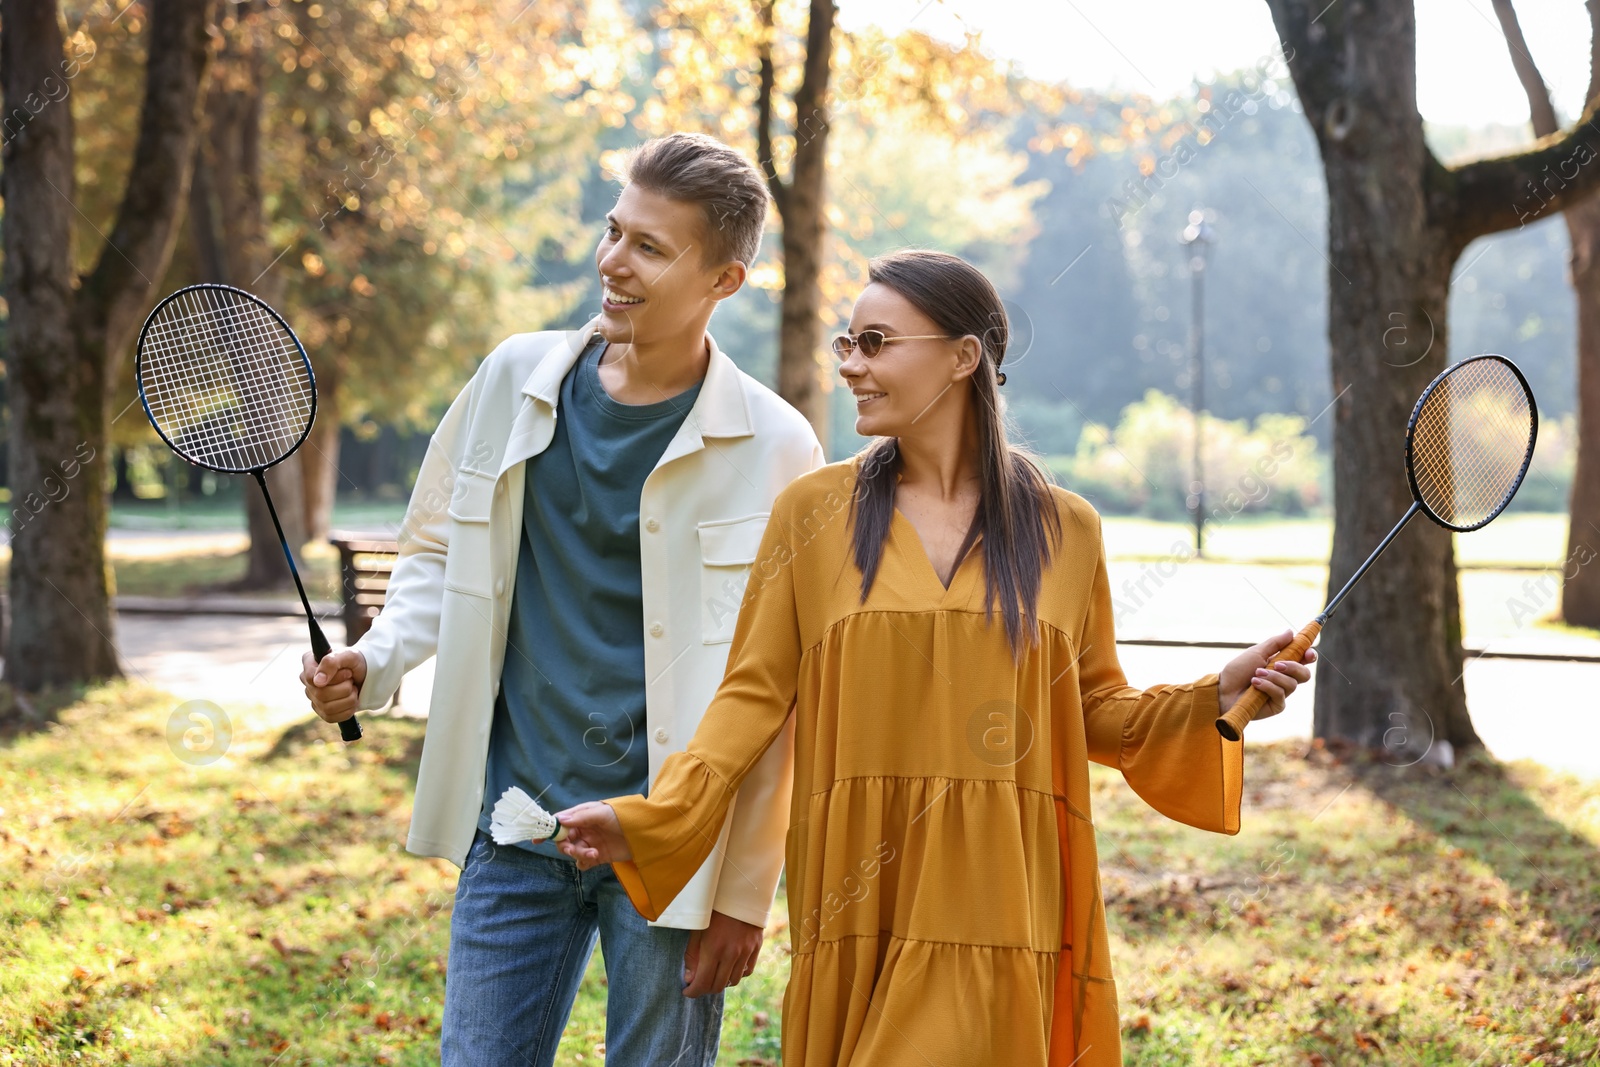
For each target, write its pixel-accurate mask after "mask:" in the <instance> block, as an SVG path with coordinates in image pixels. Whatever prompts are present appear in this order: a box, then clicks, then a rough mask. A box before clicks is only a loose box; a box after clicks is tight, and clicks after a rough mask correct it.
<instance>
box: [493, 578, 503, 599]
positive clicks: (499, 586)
mask: <svg viewBox="0 0 1600 1067" xmlns="http://www.w3.org/2000/svg"><path fill="white" fill-rule="evenodd" d="M505 591H506V580H505V579H504V578H496V579H495V580H494V595H495V596H499V595H501V594H502V593H504V592H505Z"/></svg>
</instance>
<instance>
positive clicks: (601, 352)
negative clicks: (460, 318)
mask: <svg viewBox="0 0 1600 1067" xmlns="http://www.w3.org/2000/svg"><path fill="white" fill-rule="evenodd" d="M766 211H767V189H766V183H765V181H764V179H763V177H762V175H761V173H760V172H759V171H758V170H756V169H755V168H754V167H753V166H752V165H751V164H750V163H749V162H748V161H747V160H745V159H744V158H743V157H742V156H740V155H739V154H738V153H736V152H734V151H733V150H732V149H730V148H728V147H727V146H726V145H723V144H721V143H720V142H718V141H716V140H714V139H713V138H710V137H705V136H701V135H695V134H673V135H672V136H669V137H664V138H658V139H656V140H653V141H650V142H647V143H646V144H644V145H643V146H641V147H640V148H639V149H637V150H636V151H635V153H634V155H633V156H632V158H631V160H630V161H629V165H628V168H627V175H626V181H625V188H624V189H623V191H622V194H621V196H620V197H619V198H618V200H617V203H616V206H615V207H614V208H613V210H612V211H611V213H610V214H609V215H608V216H607V225H606V230H605V233H604V234H603V235H602V237H601V240H600V245H599V248H598V249H597V251H596V253H595V262H596V266H597V267H598V269H599V273H600V281H601V284H602V285H603V287H604V295H603V303H602V310H601V313H600V314H599V315H598V316H597V317H596V318H594V319H592V320H590V321H589V322H588V323H587V324H586V325H585V326H584V327H583V328H582V329H580V330H577V331H574V332H571V333H559V332H546V333H534V334H519V335H517V336H514V337H512V338H510V339H509V340H507V341H505V342H504V343H503V344H501V345H500V346H499V347H498V348H496V349H495V350H494V352H493V353H491V354H490V355H489V357H488V358H487V359H486V360H485V361H484V362H483V364H482V366H481V367H479V369H478V371H477V373H476V374H475V375H474V376H473V378H472V381H471V382H470V383H469V384H468V386H467V388H466V389H465V390H464V391H463V392H462V393H461V395H460V396H459V397H457V399H456V401H455V403H453V404H452V405H451V406H450V409H449V411H448V412H447V413H446V415H445V417H444V420H443V421H442V422H441V423H440V425H439V428H438V429H437V430H436V431H435V432H434V435H433V439H432V441H431V443H430V444H429V447H428V453H427V457H426V459H425V460H424V462H423V466H422V470H421V472H420V474H419V475H418V478H417V484H416V488H415V489H414V490H413V492H412V496H411V502H410V505H409V506H408V508H407V509H406V517H405V524H404V528H403V530H402V532H401V535H400V558H399V560H398V561H397V562H396V565H395V569H394V573H393V575H392V577H391V581H390V584H389V589H388V596H387V602H386V604H385V606H384V609H383V612H382V613H381V614H380V615H379V616H378V618H377V619H376V620H374V622H373V625H372V629H371V630H370V631H368V633H367V634H366V636H364V637H363V638H362V639H361V640H360V641H358V642H357V643H356V645H355V646H354V647H353V648H349V649H345V650H342V651H339V652H334V653H331V654H330V655H329V656H328V657H326V658H325V659H324V660H323V661H322V662H321V663H320V664H319V663H317V662H315V660H314V659H313V657H312V656H311V655H310V654H309V653H308V654H307V655H306V657H305V661H304V669H303V672H302V675H301V678H302V680H303V681H304V682H305V685H306V693H307V695H308V696H309V697H310V699H311V701H312V705H313V706H314V707H315V708H316V710H317V713H318V714H319V715H320V716H321V717H322V718H323V719H325V720H327V721H328V722H339V721H341V720H343V719H346V718H348V717H349V716H350V715H352V714H354V713H355V712H356V711H360V710H369V709H374V708H380V707H382V706H383V705H384V704H385V702H387V700H388V699H389V696H390V694H391V693H393V692H394V691H395V689H396V688H397V687H398V685H399V683H400V678H401V676H402V675H403V674H404V673H405V672H406V671H408V670H410V669H411V668H413V667H415V666H416V665H417V664H418V663H420V662H422V661H423V660H425V659H426V658H427V657H428V656H430V655H433V654H435V652H437V655H438V658H439V662H438V668H437V674H436V676H435V681H434V690H433V702H432V710H431V712H430V717H429V722H428V731H427V735H426V738H425V740H424V744H423V750H422V762H421V767H420V769H419V771H418V776H417V791H416V800H415V805H414V809H413V813H412V817H411V831H410V834H409V836H408V837H407V840H406V849H407V851H409V852H413V853H415V854H417V855H421V856H441V857H444V858H446V859H448V860H450V861H451V862H453V863H455V864H456V865H457V866H461V867H463V871H462V875H461V879H460V882H459V885H458V888H457V892H456V903H455V909H454V912H453V914H452V917H451V922H450V953H449V962H448V967H447V972H446V977H445V1004H444V1024H443V1033H442V1036H441V1042H440V1044H441V1056H442V1060H443V1064H444V1067H467V1065H470V1067H493V1065H498V1064H506V1065H511V1064H516V1065H519V1067H521V1065H527V1064H549V1063H551V1062H552V1061H553V1059H554V1056H555V1052H556V1046H557V1043H558V1041H559V1040H560V1037H561V1033H562V1030H563V1029H564V1028H565V1025H566V1019H567V1015H568V1013H569V1011H570V1010H571V1006H572V1002H573V998H574V997H575V996H576V994H577V989H578V983H579V980H580V979H581V978H582V976H583V973H584V970H585V967H586V965H587V963H588V960H589V956H590V954H591V952H592V950H593V947H594V943H595V940H596V938H597V937H598V939H599V941H600V943H601V947H602V951H603V952H604V954H605V959H606V963H607V980H608V987H609V999H608V1003H607V1010H606V1061H607V1063H609V1064H613V1065H622V1067H645V1065H652V1067H655V1065H665V1064H674V1065H678V1067H691V1065H702V1064H703V1065H705V1067H711V1064H713V1063H714V1061H715V1060H716V1055H717V1046H718V1039H719V1036H720V1029H721V1021H722V991H723V989H725V988H726V987H727V986H729V985H736V984H738V982H739V980H740V979H741V978H742V977H744V976H745V975H748V974H749V973H750V971H751V969H752V968H753V967H754V966H755V961H756V957H757V954H758V953H759V951H760V948H761V939H762V930H763V928H764V926H765V925H766V921H767V914H768V909H769V908H770V907H771V904H772V900H773V895H774V892H775V890H776V887H777V881H778V874H779V871H780V870H781V868H782V864H783V850H784V837H785V833H786V831H787V828H788V817H789V791H790V786H791V781H792V755H793V742H792V737H786V738H785V739H784V740H783V743H781V744H777V745H774V746H773V749H772V751H771V753H770V754H769V755H768V756H767V757H766V758H764V759H763V761H762V763H761V765H760V766H758V768H757V769H756V770H755V772H754V773H753V774H752V775H751V777H750V779H749V780H748V781H747V782H746V784H745V785H744V786H743V787H742V788H741V789H740V791H739V793H738V796H737V798H736V800H735V802H734V806H733V810H732V812H731V813H730V815H729V816H728V818H727V820H726V821H725V822H724V824H723V826H722V830H721V836H720V838H719V840H718V843H717V847H716V849H715V850H714V851H713V852H712V854H711V857H710V858H709V859H708V860H707V861H706V863H705V865H704V866H702V867H701V868H700V870H699V873H698V874H697V875H696V876H695V880H694V881H693V882H691V884H690V889H689V890H687V891H685V892H684V894H683V895H682V896H680V897H679V898H678V900H677V901H676V903H675V904H674V906H673V907H672V908H671V909H670V910H669V911H668V912H666V913H665V914H663V915H662V916H661V917H660V918H659V919H657V920H655V921H653V922H646V921H645V920H644V919H643V918H641V917H640V916H639V914H638V912H637V911H636V910H635V909H634V907H633V905H632V904H631V903H629V901H628V898H627V895H626V894H625V893H624V892H623V890H622V887H621V886H620V885H619V884H618V882H617V880H616V877H615V875H614V874H613V873H612V871H611V868H610V867H608V866H607V867H597V868H594V869H592V870H589V871H583V872H580V871H579V870H578V869H577V866H576V864H575V863H573V861H572V860H571V859H569V858H568V857H567V856H565V855H564V854H562V853H561V851H560V850H559V849H557V848H556V847H554V846H553V845H550V844H547V843H541V844H538V845H534V844H531V843H526V842H525V843H523V844H522V845H520V846H509V845H508V846H496V845H495V844H494V843H493V841H492V839H490V838H489V836H488V834H487V830H488V828H489V813H490V811H491V810H492V809H493V807H494V805H495V802H496V801H497V800H498V799H499V797H500V795H501V793H503V792H504V791H505V789H506V788H508V787H510V786H512V785H516V786H520V787H521V788H522V789H523V790H525V791H526V792H527V793H529V794H530V795H531V796H533V797H535V798H536V799H537V800H538V801H539V802H540V804H542V805H543V806H544V807H545V808H546V809H548V810H551V811H556V810H560V809H562V808H565V807H568V806H570V805H572V804H576V803H578V802H579V801H583V800H591V799H593V798H594V797H597V796H615V795H618V794H620V793H627V792H643V791H647V785H648V782H649V781H651V780H653V779H654V777H655V775H656V773H657V772H658V770H659V769H660V766H661V762H662V760H663V759H664V758H665V757H666V756H667V755H668V754H669V753H671V752H676V751H678V750H680V749H682V748H684V747H685V746H686V745H687V743H688V741H689V738H690V737H691V736H692V735H693V734H694V730H695V726H696V725H697V724H698V722H699V720H700V717H701V715H702V713H703V712H704V711H705V708H706V706H707V704H709V703H710V700H711V697H712V696H713V694H714V693H715V692H716V688H717V684H718V683H719V682H720V681H721V679H722V675H723V671H724V668H725V667H726V663H727V654H728V648H729V642H730V641H731V639H732V637H733V626H734V620H735V617H736V615H737V612H738V607H739V604H740V601H741V599H742V595H743V590H744V584H745V581H746V578H747V572H748V569H749V565H750V564H751V563H752V562H753V561H754V559H755V554H756V549H757V547H758V545H759V544H760V541H761V535H762V532H763V531H764V529H765V527H766V523H767V517H768V515H769V513H770V512H771V510H772V501H773V499H774V498H775V497H776V496H777V495H778V492H779V490H781V489H782V488H783V487H784V486H785V485H787V484H788V483H789V482H790V481H791V480H793V479H794V478H796V477H798V476H799V475H801V474H803V473H805V472H806V471H809V470H811V469H813V468H815V467H818V466H821V465H822V463H823V453H822V447H821V445H819V444H818V442H817V438H816V435H815V434H814V433H813V432H812V430H811V427H810V424H809V423H808V422H807V421H806V420H805V418H804V417H802V416H801V415H800V413H799V412H797V411H796V410H795V409H794V408H792V407H790V406H789V405H788V404H786V403H785V402H784V401H783V400H781V399H780V398H779V397H778V396H777V395H776V394H774V393H773V392H771V391H770V390H768V389H767V388H765V387H764V386H762V385H761V384H760V383H759V382H757V381H755V379H753V378H751V377H749V376H748V375H746V374H744V373H743V372H741V371H740V370H739V369H738V368H737V367H736V366H735V365H734V363H733V361H732V360H731V359H729V358H728V357H727V356H726V355H724V354H723V353H722V351H721V350H720V349H718V347H717V344H716V342H715V341H714V340H712V338H711V336H710V335H709V334H708V333H707V332H706V327H707V324H708V323H709V321H710V319H711V314H712V312H713V311H714V310H715V308H716V306H717V304H718V303H719V302H720V301H723V300H726V299H727V298H728V297H730V296H732V295H733V294H734V293H736V292H738V290H739V288H740V286H741V285H743V283H744V279H745V272H746V270H747V269H748V267H749V265H750V263H751V262H752V261H753V260H754V259H755V255H756V251H757V249H758V248H759V247H760V242H761V231H762V228H763V225H764V223H765V219H766Z"/></svg>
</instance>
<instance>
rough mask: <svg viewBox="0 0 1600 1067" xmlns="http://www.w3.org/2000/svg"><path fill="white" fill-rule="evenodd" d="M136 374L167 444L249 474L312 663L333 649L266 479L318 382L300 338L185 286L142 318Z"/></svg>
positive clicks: (303, 421) (239, 304)
mask: <svg viewBox="0 0 1600 1067" xmlns="http://www.w3.org/2000/svg"><path fill="white" fill-rule="evenodd" d="M136 375H137V377H138V381H139V400H140V401H141V402H142V403H143V404H144V413H145V414H146V415H147V416H149V418H150V425H152V426H154V427H155V428H156V433H158V434H160V435H161V439H162V440H163V441H165V442H166V443H167V447H169V448H171V449H172V450H173V451H174V452H176V453H177V454H178V455H180V456H182V457H183V458H184V459H186V460H188V461H189V462H190V463H193V464H196V465H198V466H201V467H205V468H206V469H207V470H213V471H217V472H219V473H222V474H249V475H252V476H253V477H254V478H255V480H256V484H257V485H259V486H260V487H261V495H262V496H263V497H265V498H266V501H267V512H268V513H269V514H270V515H271V516H272V525H273V528H274V529H276V530H277V531H278V543H279V544H281V545H282V546H283V555H284V558H285V559H287V560H288V561H289V573H290V574H291V575H293V577H294V585H295V589H296V590H298V591H299V593H300V606H301V607H302V608H304V609H305V613H306V623H307V625H308V626H309V627H310V628H311V651H312V652H313V653H315V655H316V657H317V661H318V662H321V661H322V659H323V658H324V657H325V656H327V655H328V653H329V652H330V651H332V648H331V646H330V645H329V644H328V638H327V637H326V636H325V635H324V634H323V632H322V627H321V626H318V625H317V619H316V616H315V615H313V614H312V612H311V602H310V601H309V600H307V599H306V587H305V585H304V584H303V583H302V582H301V581H300V569H299V568H298V567H296V566H295V563H294V553H293V552H291V551H289V540H288V538H286V537H285V536H284V535H283V524H282V523H280V522H279V521H278V510H277V509H276V508H275V507H273V506H272V494H271V493H269V492H267V479H266V477H265V472H266V470H267V469H268V468H269V467H271V466H273V465H274V464H276V463H281V462H283V461H284V460H285V459H287V458H288V457H289V456H290V455H292V454H293V453H294V450H295V449H297V448H299V447H300V445H301V443H302V442H303V441H304V440H305V439H306V435H307V434H308V433H310V432H311V423H312V421H313V420H315V419H316V417H317V383H316V379H315V378H314V377H313V376H312V374H311V361H310V360H309V359H308V358H306V350H305V348H304V346H302V345H301V344H300V339H299V338H298V337H296V336H295V335H294V331H293V330H291V329H290V328H289V324H288V323H287V322H285V321H284V320H283V316H281V315H279V314H278V313H277V312H276V311H274V310H272V308H271V307H269V306H268V305H267V304H266V303H265V302H264V301H262V300H260V299H257V298H256V297H254V296H251V295H250V294H249V293H247V292H245V291H244V290H242V289H235V288H233V287H232V286H228V285H214V284H210V283H206V284H202V285H191V286H188V287H187V288H184V289H179V290H178V291H177V292H175V293H173V294H172V295H171V296H169V297H167V298H166V299H165V300H163V301H161V303H159V304H157V305H156V307H155V310H154V311H152V312H150V317H149V318H148V319H147V320H145V324H144V329H143V330H141V331H140V332H139V347H138V355H137V363H136ZM339 735H340V736H341V737H343V738H344V739H345V740H346V741H356V740H359V739H360V737H361V724H360V723H358V722H357V721H356V717H355V716H354V715H352V716H350V718H348V719H346V720H344V721H343V722H341V723H340V724H339Z"/></svg>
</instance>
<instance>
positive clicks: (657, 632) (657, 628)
mask: <svg viewBox="0 0 1600 1067" xmlns="http://www.w3.org/2000/svg"><path fill="white" fill-rule="evenodd" d="M650 636H651V637H660V636H661V624H660V623H659V622H653V623H651V624H650Z"/></svg>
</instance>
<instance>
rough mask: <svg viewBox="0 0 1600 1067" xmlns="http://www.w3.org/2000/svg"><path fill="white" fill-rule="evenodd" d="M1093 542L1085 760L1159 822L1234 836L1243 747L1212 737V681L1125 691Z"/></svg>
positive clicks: (1101, 546)
mask: <svg viewBox="0 0 1600 1067" xmlns="http://www.w3.org/2000/svg"><path fill="white" fill-rule="evenodd" d="M1098 540H1099V543H1098V545H1097V549H1098V557H1099V558H1098V560H1097V561H1096V564H1095V574H1094V582H1093V584H1092V587H1091V592H1090V597H1089V606H1088V611H1087V613H1086V616H1085V619H1084V624H1083V634H1082V641H1081V645H1080V647H1081V649H1082V655H1081V658H1080V660H1079V666H1078V686H1079V695H1080V699H1081V700H1082V702H1083V725H1084V735H1085V739H1086V741H1087V743H1088V751H1089V758H1090V759H1091V760H1093V761H1094V762H1096V763H1103V764H1105V765H1106V766H1108V767H1116V768H1117V769H1119V770H1120V771H1122V776H1123V778H1125V779H1127V782H1128V785H1129V786H1131V787H1132V788H1133V791H1134V792H1135V793H1137V794H1139V796H1140V797H1142V798H1143V799H1144V801H1145V803H1147V804H1149V805H1150V806H1151V807H1153V808H1155V809H1156V810H1157V811H1159V812H1160V813H1161V814H1163V815H1165V816H1166V817H1167V818H1169V819H1176V820H1177V821H1178V822H1181V823H1187V824H1188V825H1190V826H1196V827H1199V828H1200V829H1202V830H1211V831H1214V832H1216V833H1223V834H1236V833H1238V832H1239V801H1240V795H1241V793H1242V792H1243V788H1244V742H1243V741H1228V740H1226V739H1224V738H1223V736H1222V735H1221V734H1219V733H1218V732H1217V727H1216V719H1217V714H1218V711H1217V676H1216V675H1215V674H1208V675H1206V676H1204V677H1203V678H1200V679H1198V680H1196V681H1193V682H1190V683H1188V684H1187V685H1158V686H1154V687H1152V688H1150V689H1135V688H1134V687H1133V686H1131V685H1129V684H1128V679H1127V677H1126V676H1125V675H1124V674H1123V673H1122V665H1121V664H1120V663H1119V662H1118V661H1117V646H1116V633H1115V629H1114V617H1113V612H1112V603H1111V580H1110V578H1109V577H1108V575H1107V572H1106V550H1105V542H1104V540H1103V539H1098Z"/></svg>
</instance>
